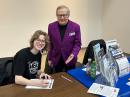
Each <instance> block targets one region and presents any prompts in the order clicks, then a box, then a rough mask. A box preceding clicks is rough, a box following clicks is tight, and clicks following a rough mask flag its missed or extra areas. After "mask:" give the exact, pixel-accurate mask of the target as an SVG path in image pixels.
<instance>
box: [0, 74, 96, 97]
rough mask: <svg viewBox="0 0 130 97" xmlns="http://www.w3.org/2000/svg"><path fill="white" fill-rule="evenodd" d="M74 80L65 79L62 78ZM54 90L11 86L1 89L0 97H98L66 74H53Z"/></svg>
mask: <svg viewBox="0 0 130 97" xmlns="http://www.w3.org/2000/svg"><path fill="white" fill-rule="evenodd" d="M62 75H63V76H65V77H66V78H68V79H70V80H72V82H70V81H68V80H66V79H63V78H62V77H61V76H62ZM52 77H53V78H54V84H53V89H51V90H42V89H41V90H33V89H26V88H25V86H21V85H16V84H11V85H6V86H2V87H0V97H97V96H96V95H93V94H88V93H87V90H88V89H87V88H86V87H84V86H83V85H82V84H81V83H79V82H78V81H77V80H75V79H74V78H72V77H71V76H70V75H68V74H67V73H65V72H61V73H56V74H53V75H52Z"/></svg>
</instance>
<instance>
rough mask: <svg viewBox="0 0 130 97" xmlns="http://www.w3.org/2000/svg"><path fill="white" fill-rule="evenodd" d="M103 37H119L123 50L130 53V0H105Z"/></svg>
mask: <svg viewBox="0 0 130 97" xmlns="http://www.w3.org/2000/svg"><path fill="white" fill-rule="evenodd" d="M103 5H104V7H103V9H104V10H103V34H102V35H103V37H104V38H105V39H106V40H108V39H117V40H118V42H119V44H120V46H121V48H122V50H123V51H124V52H126V53H130V43H129V41H130V11H129V9H130V0H104V3H103Z"/></svg>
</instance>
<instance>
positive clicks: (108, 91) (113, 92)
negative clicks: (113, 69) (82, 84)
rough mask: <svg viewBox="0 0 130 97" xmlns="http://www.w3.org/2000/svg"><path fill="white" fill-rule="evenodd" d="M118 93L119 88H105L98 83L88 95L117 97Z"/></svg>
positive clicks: (94, 84) (90, 89) (91, 88)
mask: <svg viewBox="0 0 130 97" xmlns="http://www.w3.org/2000/svg"><path fill="white" fill-rule="evenodd" d="M118 92H119V88H114V87H110V86H105V85H102V84H97V83H93V84H92V86H91V87H90V88H89V90H88V93H93V94H98V95H102V96H106V97H117V96H118Z"/></svg>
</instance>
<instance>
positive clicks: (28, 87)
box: [25, 79, 54, 89]
mask: <svg viewBox="0 0 130 97" xmlns="http://www.w3.org/2000/svg"><path fill="white" fill-rule="evenodd" d="M31 80H40V79H31ZM47 81H48V85H46V86H41V87H39V86H26V87H25V88H26V89H52V86H53V82H54V79H47Z"/></svg>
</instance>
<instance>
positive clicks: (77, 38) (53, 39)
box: [48, 20, 81, 65]
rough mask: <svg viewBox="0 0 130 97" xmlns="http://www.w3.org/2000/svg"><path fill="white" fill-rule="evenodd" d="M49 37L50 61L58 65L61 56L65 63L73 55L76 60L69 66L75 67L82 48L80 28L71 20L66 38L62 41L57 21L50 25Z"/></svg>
mask: <svg viewBox="0 0 130 97" xmlns="http://www.w3.org/2000/svg"><path fill="white" fill-rule="evenodd" d="M48 35H49V38H50V50H49V52H48V60H51V61H52V64H53V65H56V64H57V63H58V61H59V58H60V55H61V54H62V56H63V59H64V61H66V60H67V58H68V57H69V55H70V54H71V53H73V54H74V58H73V60H72V61H71V62H69V63H68V64H67V65H74V64H75V63H76V62H77V55H78V53H79V50H80V48H81V33H80V26H79V25H78V24H76V23H74V22H72V21H70V20H69V21H68V25H67V28H66V31H65V34H64V38H63V40H61V36H60V32H59V28H58V21H55V22H53V23H50V24H49V26H48Z"/></svg>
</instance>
